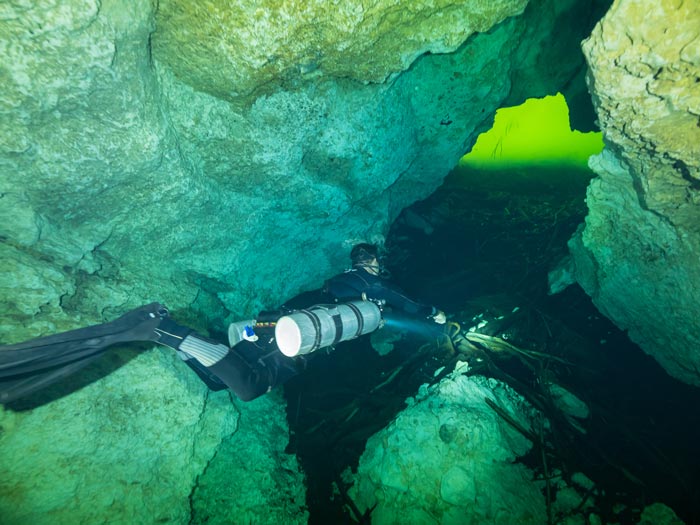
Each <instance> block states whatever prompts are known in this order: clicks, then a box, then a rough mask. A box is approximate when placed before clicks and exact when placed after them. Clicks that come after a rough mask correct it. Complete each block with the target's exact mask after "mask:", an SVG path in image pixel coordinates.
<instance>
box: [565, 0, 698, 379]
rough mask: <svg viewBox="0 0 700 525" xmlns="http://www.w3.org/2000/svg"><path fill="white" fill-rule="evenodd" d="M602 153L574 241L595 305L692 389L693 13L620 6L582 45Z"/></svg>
mask: <svg viewBox="0 0 700 525" xmlns="http://www.w3.org/2000/svg"><path fill="white" fill-rule="evenodd" d="M583 48H584V52H585V54H586V57H587V60H588V63H589V68H590V69H589V74H588V84H589V89H590V91H591V94H592V97H593V102H594V105H595V108H596V112H597V115H598V120H599V123H600V126H601V129H602V131H603V134H604V141H605V144H606V147H605V150H604V151H603V153H602V154H601V155H599V156H596V157H594V158H592V159H591V161H590V165H591V167H592V168H593V170H594V171H595V172H596V173H597V175H598V177H596V178H595V179H594V180H593V181H592V183H591V185H590V187H589V189H588V194H587V199H586V200H587V205H588V209H589V213H588V216H587V217H586V220H585V226H584V227H583V228H581V229H580V230H579V232H578V233H577V235H576V236H575V237H574V238H573V239H572V241H571V242H570V247H571V251H572V253H573V254H574V259H575V265H576V270H575V272H576V279H577V280H578V282H579V283H580V284H581V285H582V286H583V288H584V289H585V290H586V292H587V293H588V294H589V295H590V296H591V297H592V298H593V302H594V303H595V304H596V306H597V307H598V308H599V309H600V310H601V311H602V312H603V313H604V314H605V315H606V316H607V317H608V318H610V319H612V320H613V321H614V322H615V323H616V324H617V325H618V326H620V327H621V328H623V329H625V330H627V331H628V333H629V336H630V338H631V339H632V340H633V341H635V342H636V343H638V344H639V345H640V346H641V347H642V348H643V349H644V350H645V351H646V352H648V353H649V354H650V355H652V356H653V357H654V358H656V359H657V360H658V361H659V363H660V364H661V365H662V366H663V367H664V368H665V369H666V370H667V371H668V372H669V373H670V374H671V375H673V376H674V377H676V378H679V379H681V380H683V381H685V382H688V383H691V384H695V385H698V384H700V351H699V350H698V349H699V348H700V321H698V320H699V319H700V301H699V300H698V297H700V264H699V260H700V259H699V255H698V254H700V4H698V3H697V2H676V1H661V2H652V1H645V0H618V1H616V2H615V3H614V4H613V6H612V8H611V9H610V10H609V11H608V13H607V14H606V16H605V17H604V18H603V19H602V20H601V21H600V23H599V24H597V26H596V27H595V29H594V31H593V32H592V34H591V36H590V37H589V38H588V39H587V40H586V41H585V42H584V44H583Z"/></svg>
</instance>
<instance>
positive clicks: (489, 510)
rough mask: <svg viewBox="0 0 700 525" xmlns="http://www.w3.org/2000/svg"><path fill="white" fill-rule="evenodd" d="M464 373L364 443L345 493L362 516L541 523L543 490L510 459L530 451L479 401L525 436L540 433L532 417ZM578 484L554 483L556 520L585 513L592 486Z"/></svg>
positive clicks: (429, 391)
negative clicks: (526, 432)
mask: <svg viewBox="0 0 700 525" xmlns="http://www.w3.org/2000/svg"><path fill="white" fill-rule="evenodd" d="M461 369H462V371H460V369H459V368H458V369H457V370H456V371H455V372H453V373H452V374H451V375H449V376H447V377H446V378H445V379H443V380H442V381H441V382H440V383H438V384H437V385H433V386H430V387H428V386H427V385H424V386H422V387H421V389H420V391H419V393H418V395H417V396H416V398H415V400H409V406H408V408H407V409H406V410H404V411H403V412H402V413H401V414H399V416H398V417H397V418H396V419H395V420H394V421H393V422H392V423H391V424H390V425H389V426H387V427H386V428H385V429H384V430H382V431H380V432H378V433H377V434H375V435H374V436H372V437H371V438H370V439H369V440H368V442H367V447H366V449H365V452H364V454H363V455H362V458H361V459H360V465H359V467H358V471H357V474H356V475H354V482H355V484H354V486H353V487H352V489H351V491H350V494H351V497H353V499H354V500H355V502H356V504H357V506H358V508H359V509H360V511H361V512H363V511H365V510H366V509H373V510H372V511H371V517H372V523H374V524H377V525H389V524H392V525H394V524H396V525H398V524H401V523H422V524H462V523H519V524H523V525H525V524H533V525H535V524H541V523H547V505H546V502H545V497H544V495H543V494H544V492H545V491H544V490H543V489H544V482H542V480H541V479H540V480H538V481H535V477H536V476H535V475H534V472H532V471H531V470H530V469H529V468H528V467H526V466H525V465H524V464H523V463H519V462H517V461H516V459H517V458H518V457H519V456H522V455H523V454H525V453H526V452H527V451H528V450H530V448H531V447H532V443H531V442H530V441H529V440H528V439H526V438H525V437H523V435H522V434H520V433H519V432H518V431H517V430H515V429H514V428H513V426H511V424H509V423H507V422H506V421H505V420H504V419H503V418H502V417H501V416H500V415H499V414H497V413H496V411H495V410H494V409H493V408H491V407H490V406H489V405H488V404H487V403H486V402H485V399H489V400H490V401H491V402H492V403H493V404H495V405H496V406H498V407H499V408H500V409H501V410H502V411H503V412H504V413H505V414H508V416H509V417H511V418H512V419H513V421H515V422H516V423H517V424H518V425H519V426H520V428H523V429H531V428H538V427H537V425H538V424H539V423H537V417H538V416H537V413H536V411H535V410H534V409H533V408H532V407H531V406H529V405H528V404H527V402H526V401H525V400H524V399H522V398H521V397H520V396H519V395H518V394H517V393H515V392H514V391H513V390H512V389H510V388H509V387H508V386H507V385H504V384H503V383H500V382H498V381H496V380H494V379H486V378H484V377H480V376H473V377H467V376H465V375H461V374H462V372H463V371H465V369H466V363H462V366H461ZM575 478H576V479H577V483H578V485H579V486H578V488H577V489H576V488H573V487H572V486H567V485H566V483H565V482H564V481H562V480H561V479H559V478H558V477H557V476H554V477H553V478H552V487H555V488H556V489H557V490H558V494H557V497H556V500H555V502H554V503H553V508H552V512H553V513H554V515H571V514H578V513H580V512H581V513H582V512H584V511H585V505H583V504H582V502H583V501H584V500H585V497H584V494H585V492H586V489H583V488H582V487H590V485H591V482H590V480H587V479H586V478H585V476H583V475H581V474H577V475H575ZM577 491H578V492H577ZM557 513H561V514H557ZM577 518H580V519H581V520H583V516H582V515H581V516H574V517H571V518H570V519H571V521H570V522H571V523H579V522H582V521H578V520H577ZM567 523H568V522H567Z"/></svg>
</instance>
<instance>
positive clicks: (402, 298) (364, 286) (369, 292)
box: [324, 268, 438, 318]
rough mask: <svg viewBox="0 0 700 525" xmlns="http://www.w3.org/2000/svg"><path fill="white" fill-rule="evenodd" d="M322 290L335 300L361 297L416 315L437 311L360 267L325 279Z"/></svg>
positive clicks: (427, 314) (427, 315)
mask: <svg viewBox="0 0 700 525" xmlns="http://www.w3.org/2000/svg"><path fill="white" fill-rule="evenodd" d="M324 290H325V291H326V292H327V293H328V294H330V295H331V296H332V297H333V298H334V299H335V300H336V301H341V302H342V301H347V300H351V299H359V298H362V296H363V294H364V295H365V297H366V298H367V299H369V300H373V301H383V302H386V304H387V306H389V307H391V308H395V309H399V310H401V311H403V312H405V313H407V314H411V315H415V316H417V317H426V318H427V317H430V316H431V315H435V314H436V313H437V311H438V310H437V309H436V308H435V307H434V306H429V305H425V304H421V303H417V302H416V301H413V300H411V299H409V298H408V297H407V296H406V294H405V293H404V292H403V290H401V289H400V288H399V287H398V286H396V285H394V284H393V283H391V282H389V281H387V280H386V279H384V278H382V277H380V276H378V275H373V274H371V273H369V272H368V271H366V270H364V269H362V268H353V269H352V270H348V271H347V272H345V273H341V274H339V275H336V276H335V277H331V278H330V279H328V280H327V281H326V285H325V288H324Z"/></svg>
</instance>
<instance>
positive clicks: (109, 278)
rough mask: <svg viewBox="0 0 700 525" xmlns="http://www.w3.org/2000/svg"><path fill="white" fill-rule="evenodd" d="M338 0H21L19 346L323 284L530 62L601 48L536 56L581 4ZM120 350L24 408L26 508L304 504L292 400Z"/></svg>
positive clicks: (9, 165)
mask: <svg viewBox="0 0 700 525" xmlns="http://www.w3.org/2000/svg"><path fill="white" fill-rule="evenodd" d="M325 4H326V3H325V2H305V3H301V2H298V3H293V2H290V3H284V4H283V5H282V4H280V3H279V2H267V3H265V4H256V5H255V6H251V5H248V4H244V3H231V2H223V1H222V2H216V1H211V2H207V3H205V4H201V5H200V4H197V6H193V5H189V3H186V2H181V3H178V2H168V1H162V2H158V3H156V2H152V1H148V0H132V1H130V2H125V1H116V0H103V1H101V2H98V1H96V0H71V1H63V0H62V1H58V0H55V1H54V0H43V1H41V2H30V3H23V2H14V3H4V4H2V5H0V10H1V11H0V12H1V16H0V57H2V60H1V61H0V64H1V65H0V76H1V78H2V82H3V89H2V90H0V204H1V205H0V216H1V218H0V240H1V241H2V242H1V243H0V257H1V258H2V261H3V272H1V273H0V290H1V293H0V311H1V312H2V318H1V321H0V341H1V342H2V343H9V342H14V341H20V340H24V339H28V338H30V337H35V336H39V335H44V334H49V333H55V332H59V331H63V330H68V329H72V328H77V327H81V326H85V325H88V324H92V323H96V322H101V321H103V320H111V319H113V318H115V317H116V316H117V315H118V314H121V313H123V312H124V311H125V310H127V309H129V308H131V307H134V306H137V305H140V304H143V303H146V302H150V301H152V300H160V301H162V302H164V303H166V304H167V305H168V306H169V307H170V308H171V310H172V311H173V313H174V315H175V317H176V318H177V319H178V320H181V321H183V322H185V323H188V324H191V325H192V326H193V327H195V328H199V329H201V330H203V331H204V330H206V329H207V328H218V329H222V328H224V327H225V325H226V322H227V321H228V320H230V319H232V318H235V317H240V316H243V315H250V314H251V313H253V312H256V311H257V310H258V309H260V308H262V307H269V306H274V305H277V304H279V303H280V302H282V301H284V300H285V299H286V298H288V297H290V296H291V295H293V294H294V293H296V292H298V291H300V290H303V289H308V288H314V287H317V286H318V285H319V284H320V283H321V282H322V280H323V279H324V278H326V277H327V276H328V275H330V274H331V273H333V272H336V271H339V270H341V269H342V268H343V267H344V266H345V264H346V258H347V253H348V251H349V247H350V245H352V244H353V243H354V242H356V241H358V240H370V241H375V240H381V239H382V238H383V235H384V234H385V232H386V231H387V229H388V225H389V224H390V222H391V221H392V220H393V218H395V217H396V215H397V214H398V213H399V212H400V211H401V209H402V208H403V207H405V206H406V205H407V204H409V203H412V202H414V201H415V200H417V199H420V198H423V197H425V196H426V195H428V194H429V193H430V192H431V191H432V190H433V189H434V188H435V187H437V185H438V184H439V183H440V181H441V180H442V178H443V177H444V176H445V175H446V174H447V172H448V171H449V170H450V169H451V168H452V166H454V165H455V163H456V162H457V160H458V159H459V158H460V156H461V155H462V154H463V153H464V152H465V151H467V150H468V149H469V147H470V146H471V144H472V143H473V142H474V140H475V138H476V135H477V134H478V133H479V132H480V131H483V130H485V129H487V128H488V127H489V126H490V124H491V121H492V119H493V113H494V111H495V110H496V109H497V108H498V107H499V106H500V105H502V104H503V102H504V101H505V100H510V101H511V102H513V103H517V100H516V99H518V98H520V97H521V95H519V94H518V93H517V92H515V91H514V90H513V82H514V80H515V81H517V82H527V81H528V78H530V80H531V81H532V82H533V85H535V84H536V85H537V89H534V88H533V91H545V92H530V93H528V96H541V95H545V94H548V93H547V92H550V93H553V92H555V91H556V90H557V86H559V85H561V84H562V82H563V80H562V79H563V78H564V77H567V78H568V77H570V76H571V73H572V72H575V71H577V70H580V69H581V67H582V65H583V57H582V55H581V56H576V57H571V56H569V55H567V54H566V53H567V51H566V50H568V49H569V48H570V46H562V47H561V48H560V49H561V50H562V51H561V55H557V53H556V52H554V55H553V54H552V52H551V51H549V55H548V56H550V57H552V56H558V57H559V59H560V60H561V63H562V67H561V68H559V69H557V68H546V69H541V70H540V66H539V65H542V64H543V62H542V61H540V60H535V58H534V57H537V56H538V55H539V53H538V52H536V51H535V52H532V53H528V54H526V55H527V56H529V57H533V64H532V67H531V68H527V67H523V66H524V64H523V61H524V60H526V58H525V55H524V54H523V50H524V49H526V48H528V46H531V47H532V48H533V49H535V50H538V49H548V46H547V45H546V43H547V42H549V41H551V40H552V34H553V33H554V29H555V23H556V19H557V18H556V16H555V13H560V12H561V9H562V7H561V6H562V5H565V6H572V5H575V2H569V3H565V4H562V3H561V2H557V3H554V2H547V1H543V2H531V3H530V4H529V5H528V7H527V11H526V12H525V13H523V11H524V9H525V7H526V2H525V1H524V0H523V1H518V2H513V1H505V0H504V1H500V2H488V3H486V2H481V3H469V4H466V3H465V4H460V5H457V6H452V5H450V4H451V3H449V2H443V3H440V2H433V1H426V2H412V3H411V8H410V9H406V6H405V3H402V2H397V1H385V2H379V3H376V4H375V5H374V7H372V8H366V7H363V5H364V4H363V3H362V2H359V1H358V2H352V3H343V5H342V6H340V5H336V6H335V7H334V9H331V10H329V9H328V8H327V7H324V6H325ZM443 4H444V5H443ZM555 4H556V5H557V8H556V9H555V8H554V7H553V6H554V5H555ZM225 6H228V8H225ZM227 9H230V10H231V11H230V13H229V12H228V11H227ZM234 15H235V16H234ZM310 20H313V21H314V23H313V24H310V23H309V21H310ZM535 24H536V27H537V28H538V29H537V30H536V31H528V28H532V27H534V26H535ZM246 31H248V32H247V33H246ZM564 36H565V37H566V38H572V39H577V40H580V39H581V38H582V36H583V35H578V36H576V34H575V32H567V33H565V35H564ZM554 48H555V49H559V47H558V46H554ZM538 64H539V65H538ZM516 70H517V71H518V73H517V74H516V73H515V71H516ZM534 79H537V82H536V83H535V82H534ZM545 80H546V81H545ZM550 90H551V91H550ZM525 91H528V90H525ZM522 96H525V94H524V93H523V95H522ZM141 350H143V349H141ZM98 365H99V366H97V368H93V369H91V370H90V371H86V372H85V373H82V374H80V375H79V377H78V378H77V379H76V381H75V382H74V383H67V384H65V385H61V387H60V388H58V389H55V390H50V391H49V392H48V393H47V394H46V397H45V398H42V400H40V401H41V403H39V405H38V406H37V407H34V408H29V409H26V410H22V411H15V410H12V409H7V408H0V427H1V428H2V431H1V432H0V449H1V450H2V451H3V453H2V455H1V456H0V460H1V462H2V465H1V466H2V470H3V477H2V481H1V482H0V510H2V514H3V515H4V516H11V517H12V519H13V520H16V521H21V522H24V521H27V520H28V521H32V522H33V523H52V524H55V523H75V522H76V521H80V520H84V521H105V520H111V521H115V520H116V521H119V520H122V521H124V522H130V523H131V522H136V521H139V519H146V520H149V519H150V520H152V521H168V520H170V521H175V522H182V521H187V520H189V521H191V522H193V523H199V522H208V523H212V522H215V521H216V519H223V518H222V516H225V515H226V513H227V512H240V513H246V514H252V515H256V513H257V517H256V520H257V521H256V522H260V523H263V522H270V523H278V522H279V521H280V519H281V518H280V516H285V522H287V523H297V522H303V521H304V520H305V515H304V510H303V505H304V502H303V474H302V473H301V472H299V470H298V465H297V464H296V461H295V460H293V458H290V457H288V456H285V455H284V454H283V451H282V448H283V446H284V441H285V439H286V428H285V426H286V425H285V423H284V420H283V415H282V414H281V412H280V411H281V406H282V401H281V400H280V399H279V398H276V397H274V396H267V397H265V398H264V399H263V400H260V403H257V404H256V405H241V404H240V403H237V402H236V401H235V400H234V399H232V398H231V397H230V396H229V395H228V394H226V393H217V394H211V393H209V392H208V391H207V390H206V388H204V387H203V385H201V383H199V382H198V380H197V379H196V378H195V377H194V376H193V375H192V373H191V371H189V370H188V369H187V368H186V367H185V366H183V365H182V363H179V361H178V359H177V358H176V357H175V356H174V355H173V354H172V353H171V352H169V351H168V350H166V349H156V350H154V349H146V351H145V352H139V351H137V350H134V349H133V348H121V349H120V348H116V349H114V351H113V352H110V353H109V354H108V355H107V357H106V358H105V359H104V360H101V361H100V363H99V364H98ZM260 414H269V416H268V417H263V416H261V415H260ZM241 450H245V451H246V453H245V454H244V456H245V458H246V459H247V458H249V457H250V456H251V455H252V453H257V454H259V455H260V458H261V460H260V462H259V463H258V467H257V468H256V469H254V470H250V469H249V466H248V465H247V464H240V461H238V463H237V458H239V457H242V456H237V455H236V454H237V453H239V452H240V451H241ZM193 451H194V452H193ZM47 460H48V465H49V467H47ZM116 463H120V465H119V468H118V469H117V468H116V467H114V468H113V465H115V464H116ZM235 469H241V471H242V472H244V474H233V473H232V471H233V470H235ZM236 472H238V470H236ZM271 473H272V474H271ZM112 474H113V475H112ZM231 480H234V481H231ZM147 485H148V486H149V487H151V488H149V489H144V488H143V487H146V486H147ZM284 487H296V488H297V489H298V490H288V489H284ZM300 492H302V494H300ZM188 495H189V497H188ZM260 501H263V502H264V503H265V506H266V509H261V508H260V506H259V502H260ZM234 504H237V505H239V507H236V510H235V511H233V510H230V509H231V508H232V507H231V505H234ZM256 505H258V506H257V507H256ZM144 509H148V510H147V514H144V512H146V511H145V510H144ZM212 509H213V510H212ZM223 509H228V510H223ZM270 509H275V511H274V512H271V511H270ZM144 516H145V518H144ZM261 516H262V517H261ZM265 520H268V521H265Z"/></svg>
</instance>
